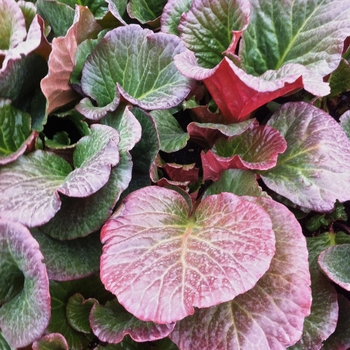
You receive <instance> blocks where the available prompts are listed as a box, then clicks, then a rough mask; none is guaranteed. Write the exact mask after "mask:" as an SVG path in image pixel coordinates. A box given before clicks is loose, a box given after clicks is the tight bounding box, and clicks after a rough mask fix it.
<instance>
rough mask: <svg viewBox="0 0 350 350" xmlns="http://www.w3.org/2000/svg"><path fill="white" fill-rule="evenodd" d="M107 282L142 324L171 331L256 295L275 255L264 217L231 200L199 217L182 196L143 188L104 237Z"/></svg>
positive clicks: (218, 198) (205, 204)
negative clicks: (169, 326) (201, 313)
mask: <svg viewBox="0 0 350 350" xmlns="http://www.w3.org/2000/svg"><path fill="white" fill-rule="evenodd" d="M101 239H102V243H104V247H103V253H102V257H101V280H102V282H103V283H104V285H105V287H106V288H107V289H108V290H109V291H111V292H112V293H114V294H115V295H116V296H117V298H118V300H119V302H120V303H121V304H122V305H123V306H124V307H125V308H126V309H127V310H128V311H129V312H131V313H132V314H134V315H135V316H136V317H137V318H139V319H141V320H144V321H154V322H156V323H170V322H173V321H177V320H180V319H182V318H184V317H185V316H188V315H190V314H192V313H193V312H194V307H199V308H203V307H209V306H211V305H216V304H219V303H222V302H225V301H228V300H231V299H233V298H234V297H235V296H237V295H238V294H241V293H244V292H246V291H247V290H249V289H250V288H252V287H253V286H254V285H255V284H256V282H257V280H258V279H259V278H260V277H261V276H262V275H263V274H264V273H265V271H266V270H267V269H268V267H269V265H270V261H271V259H272V256H273V255H274V251H275V248H274V243H275V242H274V233H273V231H272V230H271V221H270V218H269V216H268V215H267V214H266V212H265V211H264V210H263V209H262V208H261V207H260V206H259V205H256V204H254V203H251V202H249V201H247V200H245V199H243V198H241V197H238V196H236V195H234V194H231V193H222V194H219V195H213V196H208V197H207V198H206V199H205V200H203V201H202V202H201V203H200V204H199V206H198V207H197V209H196V210H195V212H194V213H192V210H191V208H189V205H188V203H187V201H186V200H185V199H184V198H183V197H182V196H181V195H180V194H179V193H177V192H175V191H172V190H169V189H165V188H160V187H155V186H151V187H144V188H142V189H140V190H138V191H135V192H133V193H131V194H130V195H129V196H128V197H126V198H125V199H124V201H123V202H122V204H121V205H120V207H119V209H118V210H117V212H116V213H115V214H114V215H113V217H112V218H111V219H110V220H109V221H107V223H106V224H105V226H104V227H103V228H102V232H101Z"/></svg>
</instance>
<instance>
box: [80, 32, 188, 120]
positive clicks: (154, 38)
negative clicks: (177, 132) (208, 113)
mask: <svg viewBox="0 0 350 350" xmlns="http://www.w3.org/2000/svg"><path fill="white" fill-rule="evenodd" d="M185 50H186V48H185V47H184V45H183V43H182V42H181V41H180V39H179V38H177V37H175V36H172V35H169V34H164V33H156V34H154V33H153V32H152V31H150V30H148V29H142V28H141V27H140V26H138V25H129V26H127V27H118V28H116V29H113V30H111V31H110V32H108V33H107V34H106V35H105V37H104V40H103V41H101V42H100V43H99V44H98V45H97V46H96V48H95V50H94V51H93V53H92V54H91V56H90V57H89V58H88V60H87V62H86V64H85V67H84V69H83V75H82V80H81V83H82V88H83V90H84V92H85V93H86V94H87V95H89V96H90V97H92V98H93V99H94V100H96V101H97V104H98V106H99V107H101V108H102V107H103V106H107V105H110V104H111V103H112V105H110V106H111V107H110V108H111V109H110V111H113V110H115V109H116V107H117V103H118V102H117V100H118V98H119V94H121V95H122V96H123V97H124V98H125V99H126V100H127V101H129V102H131V103H132V104H134V105H137V106H139V107H141V108H144V109H159V108H160V109H167V108H171V107H174V106H176V105H177V104H178V103H180V102H181V101H182V99H184V98H185V97H186V96H187V94H188V93H189V91H190V87H191V83H190V81H189V80H188V79H187V78H185V77H184V76H182V75H181V74H180V73H179V72H178V70H177V69H176V67H175V65H174V63H173V57H174V56H175V55H176V54H178V53H180V52H183V51H185ZM115 57H117V59H115ZM106 70H108V72H109V75H105V74H104V72H105V71H106ZM84 101H86V100H83V103H84V104H85V106H86V102H84ZM83 107H84V106H83ZM78 108H79V110H80V111H81V112H82V113H83V114H84V115H86V116H88V117H89V118H90V117H91V116H89V115H88V114H87V113H86V111H84V110H82V109H81V108H80V105H78ZM113 108H114V109H113ZM103 113H104V112H103ZM103 113H102V114H103ZM101 116H102V115H98V116H97V115H96V117H100V118H101Z"/></svg>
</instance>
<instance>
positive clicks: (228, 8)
mask: <svg viewBox="0 0 350 350" xmlns="http://www.w3.org/2000/svg"><path fill="white" fill-rule="evenodd" d="M249 13H250V5H249V1H247V0H234V1H232V0H215V1H211V0H194V1H193V2H192V5H191V7H190V10H189V11H188V12H186V13H185V14H184V15H183V16H181V20H180V25H179V26H178V30H179V32H180V34H181V39H182V40H183V41H184V42H185V44H186V46H187V47H188V48H189V49H190V50H191V51H193V52H194V53H195V55H196V58H197V60H198V64H199V65H200V66H201V67H204V68H213V67H215V66H216V65H217V64H218V63H219V62H220V61H221V60H222V58H223V57H224V53H225V51H226V50H228V49H229V46H230V45H231V43H232V45H234V46H236V44H237V41H238V38H239V37H240V35H241V33H242V31H243V30H244V29H245V28H246V27H247V25H248V20H249Z"/></svg>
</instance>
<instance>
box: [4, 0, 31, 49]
mask: <svg viewBox="0 0 350 350" xmlns="http://www.w3.org/2000/svg"><path fill="white" fill-rule="evenodd" d="M26 34H27V33H26V24H25V19H24V15H23V13H22V11H21V9H20V7H19V5H18V3H17V2H15V1H13V0H3V1H1V4H0V55H4V54H6V51H7V50H10V49H12V48H14V47H16V46H17V45H18V44H19V43H21V42H22V41H24V39H25V37H26Z"/></svg>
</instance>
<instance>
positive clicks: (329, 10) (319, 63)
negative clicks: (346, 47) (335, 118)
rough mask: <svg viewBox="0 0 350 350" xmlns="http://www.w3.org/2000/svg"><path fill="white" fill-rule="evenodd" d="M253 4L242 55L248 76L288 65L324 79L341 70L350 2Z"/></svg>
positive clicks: (259, 1) (266, 1)
mask: <svg viewBox="0 0 350 350" xmlns="http://www.w3.org/2000/svg"><path fill="white" fill-rule="evenodd" d="M250 3H251V7H252V10H251V16H250V22H249V26H248V28H247V30H246V31H245V32H244V33H243V48H242V50H241V52H240V56H241V58H242V62H243V65H244V67H245V69H246V70H247V72H248V73H250V74H254V75H260V74H262V73H264V72H266V71H267V70H269V69H279V68H280V67H282V66H283V65H284V64H286V63H299V64H301V65H303V66H305V67H306V68H308V69H309V70H311V71H312V72H313V73H314V74H316V75H320V76H322V77H324V76H326V75H327V74H329V73H331V72H332V71H333V70H334V69H335V68H336V67H337V66H338V64H339V61H340V58H341V54H342V50H343V41H344V40H345V38H346V37H347V36H348V35H349V34H350V23H349V16H350V2H349V1H342V2H339V1H334V0H316V1H307V2H305V1H293V0H287V1H283V2H281V1H278V0H273V1H270V0H251V1H250ZM277 13H278V15H276V14H277ZM321 33H322V34H321Z"/></svg>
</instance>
